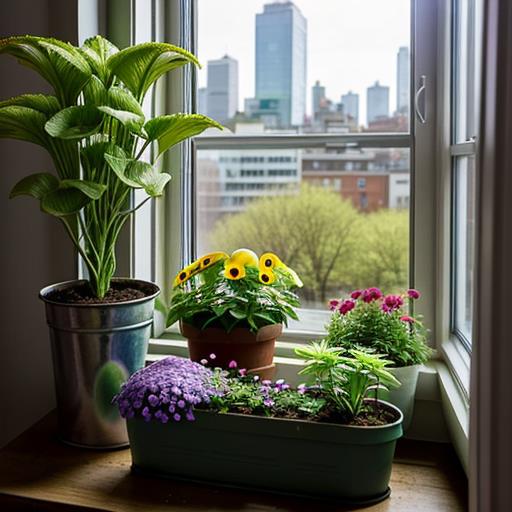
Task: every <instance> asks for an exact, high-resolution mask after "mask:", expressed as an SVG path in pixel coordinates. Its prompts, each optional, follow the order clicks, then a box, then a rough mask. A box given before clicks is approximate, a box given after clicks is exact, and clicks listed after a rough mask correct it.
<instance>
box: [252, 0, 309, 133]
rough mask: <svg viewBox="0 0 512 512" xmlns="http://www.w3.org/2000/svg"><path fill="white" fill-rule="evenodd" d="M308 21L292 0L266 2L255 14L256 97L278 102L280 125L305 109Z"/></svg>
mask: <svg viewBox="0 0 512 512" xmlns="http://www.w3.org/2000/svg"><path fill="white" fill-rule="evenodd" d="M306 38H307V21H306V18H304V16H303V15H302V13H301V12H300V10H299V9H298V8H297V7H296V6H295V4H293V2H289V1H288V2H282V3H281V2H280V3H272V4H265V5H264V6H263V12H262V13H259V14H257V15H256V98H257V99H259V100H277V101H278V102H279V113H280V125H281V127H284V128H286V127H289V126H300V125H301V124H302V123H303V120H304V115H305V113H306Z"/></svg>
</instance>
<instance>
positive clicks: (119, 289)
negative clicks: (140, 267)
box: [48, 282, 154, 304]
mask: <svg viewBox="0 0 512 512" xmlns="http://www.w3.org/2000/svg"><path fill="white" fill-rule="evenodd" d="M153 293H154V290H153V288H152V287H150V286H143V284H142V283H141V285H140V286H137V287H130V286H128V287H127V286H126V283H122V282H121V283H112V286H111V288H109V290H108V291H107V293H106V294H105V296H104V297H103V298H102V299H98V297H96V296H95V295H94V293H92V290H91V289H90V287H89V285H88V284H82V285H78V286H75V287H74V288H68V289H67V290H57V291H55V292H53V293H51V294H49V295H48V299H49V300H51V301H54V302H62V303H64V304H113V303H116V302H127V301H130V300H135V299H142V298H144V297H147V296H149V295H152V294H153Z"/></svg>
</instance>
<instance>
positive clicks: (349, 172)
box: [197, 148, 410, 309]
mask: <svg viewBox="0 0 512 512" xmlns="http://www.w3.org/2000/svg"><path fill="white" fill-rule="evenodd" d="M409 167H410V165H409V150H408V149H392V148H385V149H382V148H380V149H344V150H332V149H325V148H324V149H316V150H297V149H238V150H232V149H225V150H200V151H198V155H197V176H198V178H199V179H198V184H197V187H198V188H197V207H198V239H197V243H198V251H199V252H200V254H202V253H206V252H209V251H214V250H215V251H218V250H223V251H226V252H230V251H232V250H234V249H236V248H239V247H250V248H252V249H254V250H255V251H257V252H258V253H262V252H265V251H273V252H276V253H277V254H278V255H279V256H280V257H281V258H282V259H283V261H285V262H286V263H287V264H288V265H289V266H291V267H292V268H294V269H295V270H296V271H297V272H298V273H299V275H300V276H301V277H302V279H303V280H304V284H305V286H304V288H303V289H302V290H301V295H302V302H303V307H309V308H321V309H325V306H326V301H327V300H328V299H330V298H332V297H337V296H339V295H340V294H342V293H345V292H347V291H350V290H352V289H355V288H362V287H368V286H379V287H381V288H383V289H384V290H386V291H389V292H392V291H396V290H399V289H402V290H403V289H404V288H406V287H407V284H408V260H409V211H408V205H409V189H410V184H409V182H410V179H409V178H410V175H409Z"/></svg>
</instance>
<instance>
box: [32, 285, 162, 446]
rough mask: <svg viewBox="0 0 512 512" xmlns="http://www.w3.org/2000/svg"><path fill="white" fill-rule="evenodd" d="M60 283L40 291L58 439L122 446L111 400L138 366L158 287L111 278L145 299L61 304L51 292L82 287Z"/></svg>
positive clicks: (121, 424)
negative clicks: (47, 333) (143, 293)
mask: <svg viewBox="0 0 512 512" xmlns="http://www.w3.org/2000/svg"><path fill="white" fill-rule="evenodd" d="M84 282H85V281H66V282H64V283H59V284H54V285H51V286H47V287H46V288H43V289H42V290H41V292H40V294H39V297H40V298H41V299H42V300H43V301H44V303H45V306H46V319H47V322H48V325H49V328H50V340H51V345H52V356H53V368H54V375H55V389H56V395H57V411H58V416H59V431H60V437H61V439H62V440H63V441H64V442H66V443H69V444H73V445H78V446H82V447H88V448H99V449H102V448H103V449H106V448H117V447H121V446H126V445H127V444H128V434H127V431H126V425H125V421H124V420H123V419H122V418H121V417H120V415H119V412H118V410H117V406H114V405H113V404H112V403H111V401H112V397H113V396H114V395H115V394H116V393H117V392H118V391H119V388H120V386H121V384H122V383H123V382H124V381H125V380H127V379H128V377H129V376H130V375H131V374H132V373H134V372H135V371H137V370H138V369H140V368H142V367H143V366H144V362H145V357H146V353H147V346H148V340H149V336H150V332H151V325H152V322H153V311H154V303H155V298H156V297H157V296H158V294H159V293H160V290H159V288H158V287H157V286H156V285H154V284H152V283H148V282H145V281H138V280H134V279H122V278H119V279H114V282H115V283H116V284H117V285H118V286H119V285H123V284H124V283H126V286H127V287H131V288H139V289H144V290H145V291H146V296H145V297H143V298H140V299H135V300H131V301H126V302H116V303H112V304H66V303H62V302H57V301H55V300H52V295H53V294H54V293H55V292H56V291H62V290H66V289H69V288H73V287H76V286H80V285H81V284H84Z"/></svg>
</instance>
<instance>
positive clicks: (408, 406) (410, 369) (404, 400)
mask: <svg viewBox="0 0 512 512" xmlns="http://www.w3.org/2000/svg"><path fill="white" fill-rule="evenodd" d="M420 369H421V364H413V365H410V366H402V367H398V368H390V369H389V371H390V372H391V373H392V374H393V375H394V376H395V377H396V378H397V379H398V380H399V381H400V384H401V386H400V387H399V388H396V389H391V390H389V391H380V392H379V396H381V397H382V398H383V399H384V400H387V401H388V402H391V403H392V404H393V405H396V406H397V407H398V408H399V409H400V410H401V411H402V413H403V415H404V421H403V429H404V432H407V429H408V428H409V426H410V424H411V421H412V416H413V414H414V399H415V396H416V386H417V384H418V376H419V373H420Z"/></svg>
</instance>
